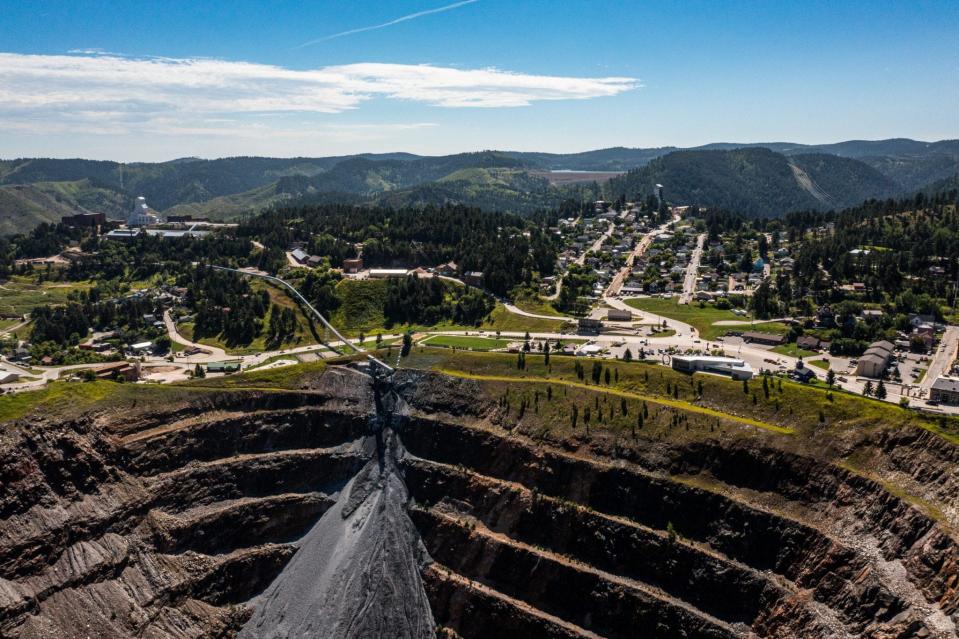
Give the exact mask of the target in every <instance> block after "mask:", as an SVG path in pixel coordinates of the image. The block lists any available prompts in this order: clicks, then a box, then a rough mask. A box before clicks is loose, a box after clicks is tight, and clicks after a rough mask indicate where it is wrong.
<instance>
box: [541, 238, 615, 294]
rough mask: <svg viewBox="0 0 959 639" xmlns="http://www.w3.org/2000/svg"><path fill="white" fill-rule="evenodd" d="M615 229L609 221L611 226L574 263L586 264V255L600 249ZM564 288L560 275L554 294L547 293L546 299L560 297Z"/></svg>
mask: <svg viewBox="0 0 959 639" xmlns="http://www.w3.org/2000/svg"><path fill="white" fill-rule="evenodd" d="M615 230H616V226H615V225H614V224H613V223H612V222H610V223H609V227H608V228H607V229H606V231H605V232H604V233H603V234H602V235H600V236H599V238H598V239H597V240H596V241H595V242H593V244H592V246H590V247H589V248H588V249H586V250H584V251H583V252H582V253H581V254H580V255H579V257H577V258H576V259H575V260H573V263H574V264H578V265H579V266H582V265H583V264H585V263H586V255H587V254H589V253H591V252H593V251H598V250H599V249H600V248H602V246H603V242H605V241H606V240H607V239H609V237H610V236H611V235H612V234H613V231H615ZM562 289H563V278H562V277H560V278H559V279H557V280H556V290H555V291H554V292H553V293H552V294H550V295H547V296H546V299H547V300H555V299H557V298H559V292H560V291H561V290H562Z"/></svg>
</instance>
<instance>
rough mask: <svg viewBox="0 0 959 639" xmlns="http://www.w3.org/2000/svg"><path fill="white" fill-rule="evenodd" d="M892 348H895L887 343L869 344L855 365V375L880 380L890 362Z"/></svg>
mask: <svg viewBox="0 0 959 639" xmlns="http://www.w3.org/2000/svg"><path fill="white" fill-rule="evenodd" d="M893 348H895V346H894V345H893V344H892V343H891V342H887V341H879V342H873V343H872V344H870V345H869V348H868V349H866V352H865V353H863V354H862V357H860V358H859V363H858V364H857V365H856V375H859V376H860V377H871V378H873V379H879V378H881V377H882V376H883V373H885V372H886V369H887V368H888V367H889V362H890V361H891V360H892V349H893Z"/></svg>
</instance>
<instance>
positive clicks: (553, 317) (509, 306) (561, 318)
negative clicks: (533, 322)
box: [503, 301, 573, 322]
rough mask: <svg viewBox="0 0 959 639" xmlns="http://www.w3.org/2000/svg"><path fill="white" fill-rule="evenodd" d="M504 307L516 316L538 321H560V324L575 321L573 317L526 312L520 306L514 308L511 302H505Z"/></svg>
mask: <svg viewBox="0 0 959 639" xmlns="http://www.w3.org/2000/svg"><path fill="white" fill-rule="evenodd" d="M503 306H504V307H506V310H507V311H509V312H510V313H515V314H516V315H522V316H523V317H534V318H536V319H548V320H556V321H560V322H571V321H573V318H572V317H569V316H562V315H541V314H539V313H530V312H529V311H524V310H523V309H521V308H519V307H518V306H514V305H513V304H510V303H509V302H505V301H504V302H503Z"/></svg>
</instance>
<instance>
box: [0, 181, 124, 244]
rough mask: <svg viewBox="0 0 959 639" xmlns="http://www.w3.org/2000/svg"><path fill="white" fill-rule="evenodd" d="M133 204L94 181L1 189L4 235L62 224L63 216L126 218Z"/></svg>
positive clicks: (0, 228) (1, 229)
mask: <svg viewBox="0 0 959 639" xmlns="http://www.w3.org/2000/svg"><path fill="white" fill-rule="evenodd" d="M131 205H132V201H131V199H130V198H129V197H127V196H125V195H123V194H122V193H119V192H117V191H114V190H112V189H106V188H100V187H97V186H94V185H93V184H91V182H90V180H78V181H75V182H38V183H36V184H18V185H8V186H0V235H6V234H11V233H19V232H23V231H26V230H29V229H31V228H33V227H34V226H36V225H37V224H40V223H41V222H59V221H60V218H61V217H62V216H64V215H73V214H75V213H82V212H90V211H95V212H98V213H106V214H107V217H122V216H123V215H124V214H125V212H126V211H128V210H129V208H130V206H131Z"/></svg>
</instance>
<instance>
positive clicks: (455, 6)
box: [293, 0, 479, 49]
mask: <svg viewBox="0 0 959 639" xmlns="http://www.w3.org/2000/svg"><path fill="white" fill-rule="evenodd" d="M474 2H479V0H461V1H460V2H454V3H453V4H448V5H446V6H444V7H437V8H436V9H427V10H425V11H417V12H416V13H410V14H408V15H405V16H400V17H399V18H396V19H395V20H390V21H389V22H384V23H383V24H374V25H371V26H368V27H359V28H357V29H350V30H349V31H341V32H339V33H334V34H332V35H328V36H323V37H322V38H317V39H316V40H310V41H309V42H304V43H303V44H301V45H299V46H296V47H293V48H294V49H302V48H303V47H308V46H310V45H313V44H319V43H320V42H326V41H327V40H333V39H335V38H342V37H343V36H348V35H353V34H354V33H363V32H364V31H374V30H376V29H383V28H385V27H391V26H393V25H394V24H399V23H401V22H407V21H409V20H415V19H416V18H422V17H423V16H428V15H431V14H434V13H443V12H444V11H451V10H452V9H458V8H459V7H462V6H465V5H468V4H473V3H474Z"/></svg>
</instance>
